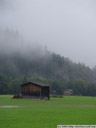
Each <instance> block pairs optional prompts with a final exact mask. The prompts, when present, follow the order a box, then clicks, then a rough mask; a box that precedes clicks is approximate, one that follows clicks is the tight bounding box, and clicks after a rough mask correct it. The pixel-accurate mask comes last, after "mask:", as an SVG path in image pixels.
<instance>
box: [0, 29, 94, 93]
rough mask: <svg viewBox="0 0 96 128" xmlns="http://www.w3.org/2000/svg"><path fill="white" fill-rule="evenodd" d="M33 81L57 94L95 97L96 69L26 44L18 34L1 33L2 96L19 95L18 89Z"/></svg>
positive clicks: (14, 32) (0, 79) (7, 30)
mask: <svg viewBox="0 0 96 128" xmlns="http://www.w3.org/2000/svg"><path fill="white" fill-rule="evenodd" d="M69 47H70V46H69ZM69 52H70V51H69ZM33 78H34V79H33ZM31 80H33V81H37V80H38V81H43V82H46V83H49V84H51V91H52V90H56V92H57V94H63V92H64V89H67V88H71V89H73V90H74V93H75V94H77V95H96V94H95V90H96V85H95V82H96V67H94V68H93V69H91V68H89V67H87V66H85V65H84V64H81V63H78V64H77V63H74V62H72V61H71V60H70V59H68V58H65V57H63V56H61V55H59V54H56V53H52V52H50V51H49V50H48V49H47V48H44V47H43V46H41V45H40V44H34V43H30V42H26V41H25V40H24V39H23V37H22V36H21V35H20V34H19V32H18V31H13V30H9V29H8V28H7V29H0V94H5V93H20V86H19V85H20V84H22V83H24V82H27V81H31Z"/></svg>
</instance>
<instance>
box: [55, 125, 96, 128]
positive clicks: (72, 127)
mask: <svg viewBox="0 0 96 128" xmlns="http://www.w3.org/2000/svg"><path fill="white" fill-rule="evenodd" d="M57 128H96V125H57Z"/></svg>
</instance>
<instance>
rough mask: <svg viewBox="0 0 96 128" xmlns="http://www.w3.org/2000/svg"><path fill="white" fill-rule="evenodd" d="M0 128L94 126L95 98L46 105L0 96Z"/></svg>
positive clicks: (75, 98)
mask: <svg viewBox="0 0 96 128" xmlns="http://www.w3.org/2000/svg"><path fill="white" fill-rule="evenodd" d="M0 105H20V106H23V107H20V108H0V128H56V127H57V125H58V124H96V106H95V105H96V98H92V97H64V98H54V99H51V100H50V101H44V100H42V101H40V100H14V99H10V96H0Z"/></svg>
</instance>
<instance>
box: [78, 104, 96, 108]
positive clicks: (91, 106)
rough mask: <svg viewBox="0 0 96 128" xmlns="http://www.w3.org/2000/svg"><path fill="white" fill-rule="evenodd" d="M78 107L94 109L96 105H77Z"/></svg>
mask: <svg viewBox="0 0 96 128" xmlns="http://www.w3.org/2000/svg"><path fill="white" fill-rule="evenodd" d="M79 107H85V108H95V107H96V105H79Z"/></svg>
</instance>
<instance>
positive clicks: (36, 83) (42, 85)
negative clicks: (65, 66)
mask: <svg viewBox="0 0 96 128" xmlns="http://www.w3.org/2000/svg"><path fill="white" fill-rule="evenodd" d="M29 84H34V85H37V86H40V87H49V86H50V85H48V84H44V83H41V82H28V83H24V84H22V85H21V87H23V86H27V85H29Z"/></svg>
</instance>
